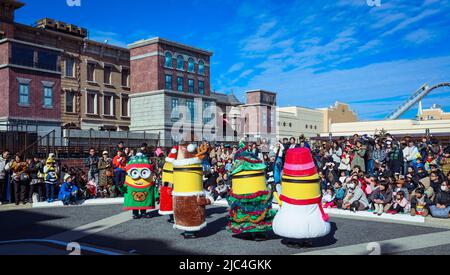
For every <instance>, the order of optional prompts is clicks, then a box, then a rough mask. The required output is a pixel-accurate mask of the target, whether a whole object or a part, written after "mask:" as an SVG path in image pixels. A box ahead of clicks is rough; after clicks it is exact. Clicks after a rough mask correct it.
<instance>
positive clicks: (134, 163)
mask: <svg viewBox="0 0 450 275" xmlns="http://www.w3.org/2000/svg"><path fill="white" fill-rule="evenodd" d="M132 168H148V169H150V171H151V172H153V171H154V169H153V166H152V165H151V164H150V161H149V160H148V158H147V157H146V156H144V154H142V153H137V154H136V156H134V157H132V158H131V159H130V161H129V162H128V163H127V167H126V170H127V171H129V170H130V169H132Z"/></svg>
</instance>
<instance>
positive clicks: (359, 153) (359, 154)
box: [352, 147, 366, 172]
mask: <svg viewBox="0 0 450 275" xmlns="http://www.w3.org/2000/svg"><path fill="white" fill-rule="evenodd" d="M365 155H366V149H364V148H363V147H361V148H359V149H357V150H355V156H354V158H353V161H352V169H353V168H355V166H359V167H361V171H363V172H366V164H365V161H364V156H365Z"/></svg>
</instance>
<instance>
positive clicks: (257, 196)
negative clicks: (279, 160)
mask: <svg viewBox="0 0 450 275" xmlns="http://www.w3.org/2000/svg"><path fill="white" fill-rule="evenodd" d="M265 169H266V165H265V164H264V163H263V162H262V161H260V160H259V159H257V157H256V156H254V155H253V154H252V153H251V152H249V151H248V150H247V147H245V145H244V144H243V143H241V144H240V149H239V150H238V151H237V152H236V154H235V159H234V166H233V169H232V172H231V176H232V177H231V179H232V189H231V194H230V195H229V196H228V204H229V205H230V212H229V215H228V217H229V222H228V226H227V229H228V231H230V232H232V233H233V234H234V235H233V237H236V238H241V239H245V240H257V241H259V240H266V238H267V235H266V234H267V232H269V231H270V230H272V221H273V218H274V216H275V211H274V210H273V209H272V200H273V194H272V192H271V190H269V189H268V187H267V184H266V177H265Z"/></svg>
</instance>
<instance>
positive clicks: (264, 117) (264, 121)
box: [262, 113, 267, 127]
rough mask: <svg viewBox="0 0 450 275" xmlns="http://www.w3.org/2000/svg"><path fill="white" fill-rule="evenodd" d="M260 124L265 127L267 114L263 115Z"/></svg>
mask: <svg viewBox="0 0 450 275" xmlns="http://www.w3.org/2000/svg"><path fill="white" fill-rule="evenodd" d="M262 123H263V127H267V113H263V115H262Z"/></svg>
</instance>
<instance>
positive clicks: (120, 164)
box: [112, 156, 127, 171]
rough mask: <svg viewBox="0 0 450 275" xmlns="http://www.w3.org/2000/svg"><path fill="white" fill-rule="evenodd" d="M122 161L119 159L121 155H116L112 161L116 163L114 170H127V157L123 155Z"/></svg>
mask: <svg viewBox="0 0 450 275" xmlns="http://www.w3.org/2000/svg"><path fill="white" fill-rule="evenodd" d="M121 158H122V161H119V156H115V157H114V159H113V161H112V163H113V165H114V171H125V169H126V166H127V158H126V157H123V156H122V157H121Z"/></svg>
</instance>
